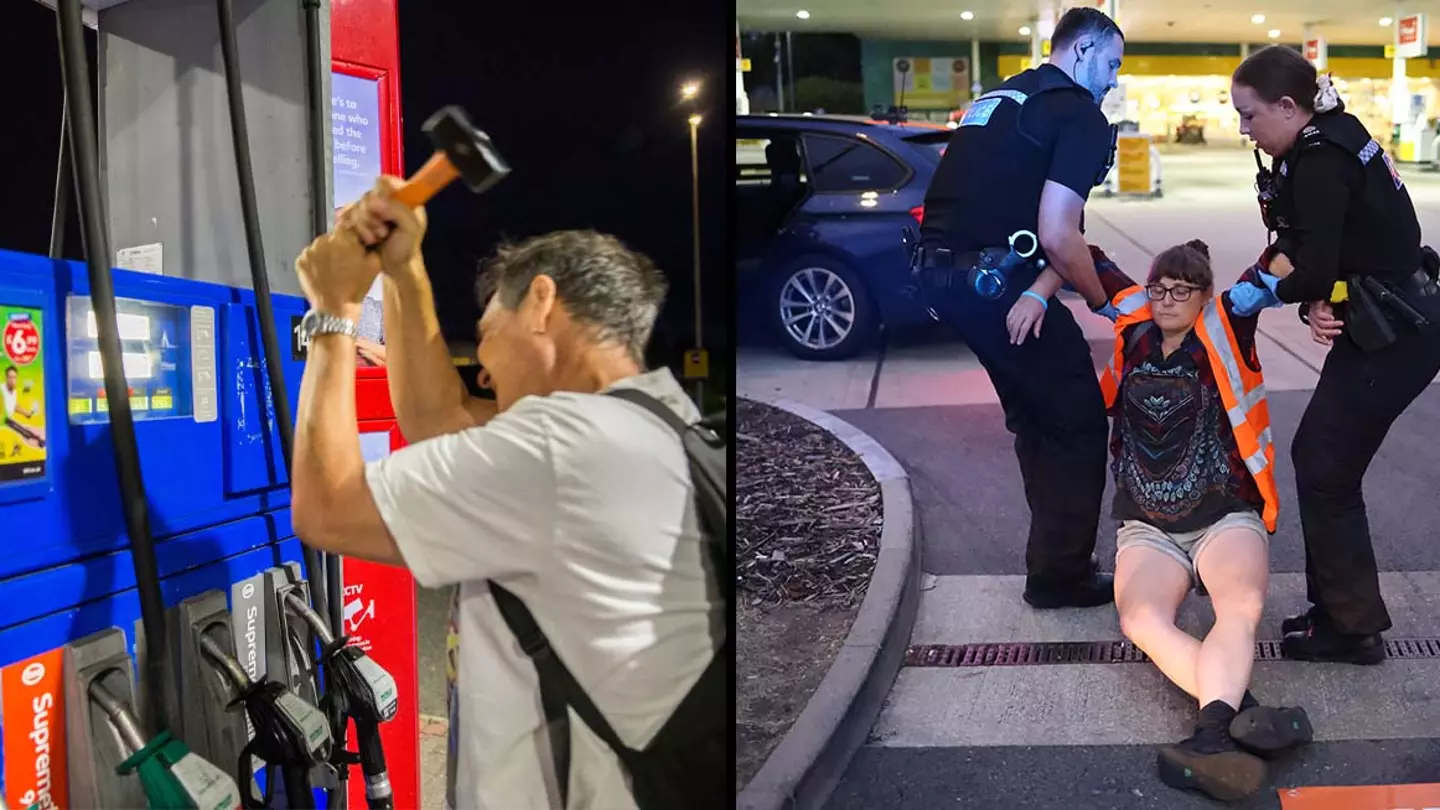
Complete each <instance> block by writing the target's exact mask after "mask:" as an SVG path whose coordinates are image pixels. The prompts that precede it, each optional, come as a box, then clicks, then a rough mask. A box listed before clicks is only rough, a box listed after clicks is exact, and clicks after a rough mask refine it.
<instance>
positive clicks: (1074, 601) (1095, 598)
mask: <svg viewBox="0 0 1440 810" xmlns="http://www.w3.org/2000/svg"><path fill="white" fill-rule="evenodd" d="M1099 565H1100V562H1099V560H1098V559H1097V558H1096V557H1094V556H1093V555H1092V556H1091V557H1090V570H1089V572H1088V573H1086V574H1085V575H1084V576H1083V577H1081V578H1080V579H1078V580H1070V581H1068V582H1055V581H1053V580H1043V579H1040V578H1038V577H1026V578H1025V594H1024V598H1025V603H1026V604H1028V605H1029V606H1030V607H1033V608H1035V609H1037V610H1054V609H1056V608H1067V607H1077V608H1086V607H1100V606H1101V605H1108V604H1110V603H1111V602H1114V601H1115V577H1113V576H1111V575H1110V574H1102V573H1100V571H1099Z"/></svg>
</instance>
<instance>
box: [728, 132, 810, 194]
mask: <svg viewBox="0 0 1440 810" xmlns="http://www.w3.org/2000/svg"><path fill="white" fill-rule="evenodd" d="M761 134H762V133H758V132H737V133H736V134H735V185H736V186H768V185H770V175H771V166H770V163H769V161H768V160H767V159H766V157H765V150H766V147H768V146H770V144H771V143H772V142H773V141H772V139H770V138H765V137H760V136H761ZM776 140H778V141H779V142H780V143H782V144H789V145H790V146H791V148H792V149H799V144H797V143H796V141H795V136H793V135H790V136H788V137H787V136H781V137H780V138H778V139H776ZM800 174H801V176H800V182H801V183H804V182H806V177H805V173H804V172H803V171H802V172H801V173H800Z"/></svg>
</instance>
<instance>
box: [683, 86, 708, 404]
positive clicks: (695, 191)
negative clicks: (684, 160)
mask: <svg viewBox="0 0 1440 810" xmlns="http://www.w3.org/2000/svg"><path fill="white" fill-rule="evenodd" d="M680 96H681V97H682V98H684V99H686V100H687V101H689V102H690V103H691V111H690V118H689V123H690V217H691V222H690V227H691V231H690V238H691V241H692V242H693V243H694V251H695V253H694V273H695V346H694V349H693V351H695V352H698V353H700V356H701V357H703V358H704V361H703V365H704V372H705V373H704V374H703V375H697V379H696V380H695V405H696V407H698V408H700V410H701V411H704V410H705V379H704V378H705V377H708V376H709V373H710V359H709V358H708V357H706V356H705V330H704V326H703V321H702V317H703V316H702V313H701V308H700V297H701V296H700V148H699V133H700V113H699V112H697V111H696V110H695V101H696V99H697V98H699V96H700V85H699V83H697V82H688V83H686V84H685V86H684V87H681V88H680Z"/></svg>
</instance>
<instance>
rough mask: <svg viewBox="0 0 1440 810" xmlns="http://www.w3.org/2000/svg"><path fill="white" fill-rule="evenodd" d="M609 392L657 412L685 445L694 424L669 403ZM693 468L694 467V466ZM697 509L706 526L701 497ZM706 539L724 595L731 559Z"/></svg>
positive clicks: (636, 393)
mask: <svg viewBox="0 0 1440 810" xmlns="http://www.w3.org/2000/svg"><path fill="white" fill-rule="evenodd" d="M608 394H609V396H612V397H616V398H618V399H623V400H625V401H626V402H630V403H633V404H635V405H639V406H640V407H642V408H644V409H645V410H647V411H649V412H650V413H653V414H655V415H656V416H657V417H659V418H660V419H661V420H663V421H664V422H665V423H666V424H667V425H669V426H670V428H671V430H674V431H675V435H677V436H679V437H680V444H681V445H682V446H684V444H685V434H686V433H688V432H690V429H691V428H692V427H694V425H691V424H688V423H687V422H686V421H685V420H684V419H681V418H680V414H678V413H675V411H673V410H671V409H670V407H669V406H668V405H666V404H665V403H663V402H661V401H660V400H658V399H656V398H655V397H653V396H650V395H649V394H647V393H645V392H644V391H639V390H636V389H634V388H617V389H615V390H613V391H610V392H608ZM708 421H710V420H701V422H700V423H699V424H700V425H702V426H704V427H706V428H707V429H713V428H712V427H711V426H710V425H708V424H707V422H708ZM685 455H686V457H687V458H688V457H689V455H690V451H689V449H688V448H687V449H686V451H685ZM691 469H692V470H693V469H694V467H693V466H692V467H691ZM695 486H696V487H697V492H698V486H699V485H698V483H696V484H695ZM695 511H696V515H695V517H696V518H697V519H699V520H700V522H701V526H702V527H704V526H706V525H707V523H708V522H709V521H710V520H711V518H712V516H710V515H706V514H705V512H704V509H703V508H702V507H701V504H700V499H698V498H697V499H696V503H695ZM723 526H724V524H719V525H717V526H715V530H716V531H724V528H723ZM704 540H705V545H706V546H707V547H708V548H709V550H710V557H711V559H710V562H711V564H712V565H714V566H715V577H716V579H717V580H718V581H720V582H721V583H722V584H721V588H720V593H721V594H722V595H723V594H725V593H726V590H725V588H724V585H723V582H724V575H723V574H722V573H720V572H722V571H724V570H725V568H726V566H727V565H729V564H730V561H729V560H727V559H726V550H725V548H724V547H723V546H722V545H721V543H719V542H717V541H716V538H713V537H706V538H704Z"/></svg>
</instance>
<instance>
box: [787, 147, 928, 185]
mask: <svg viewBox="0 0 1440 810" xmlns="http://www.w3.org/2000/svg"><path fill="white" fill-rule="evenodd" d="M804 138H805V162H806V165H807V167H808V168H809V170H810V177H811V182H812V183H814V184H815V190H816V191H878V190H881V189H890V188H895V187H896V186H898V185H900V184H901V183H902V182H904V180H905V175H906V173H907V170H906V168H905V167H904V166H903V165H901V164H900V163H899V162H898V161H896V160H895V159H894V158H892V157H890V156H889V155H887V154H885V153H884V152H882V151H880V150H879V149H878V148H876V147H875V146H873V145H871V144H868V143H865V142H864V141H861V140H856V139H853V138H838V137H833V136H829V135H815V134H807V135H805V136H804Z"/></svg>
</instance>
